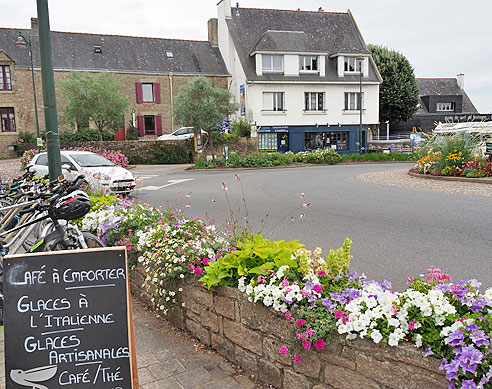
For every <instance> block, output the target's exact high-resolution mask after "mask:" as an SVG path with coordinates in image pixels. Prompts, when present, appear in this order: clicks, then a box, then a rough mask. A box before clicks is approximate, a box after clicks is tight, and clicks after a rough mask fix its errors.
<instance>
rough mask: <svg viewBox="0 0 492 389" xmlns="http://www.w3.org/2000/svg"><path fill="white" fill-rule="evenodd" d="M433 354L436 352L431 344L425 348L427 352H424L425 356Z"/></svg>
mask: <svg viewBox="0 0 492 389" xmlns="http://www.w3.org/2000/svg"><path fill="white" fill-rule="evenodd" d="M431 355H434V353H433V352H432V347H431V346H429V347H427V348H426V349H425V352H424V358H427V357H428V356H431Z"/></svg>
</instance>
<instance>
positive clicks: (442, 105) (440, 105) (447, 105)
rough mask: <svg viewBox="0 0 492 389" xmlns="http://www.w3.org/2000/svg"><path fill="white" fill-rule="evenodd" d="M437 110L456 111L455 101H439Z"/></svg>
mask: <svg viewBox="0 0 492 389" xmlns="http://www.w3.org/2000/svg"><path fill="white" fill-rule="evenodd" d="M436 111H454V103H437V105H436Z"/></svg>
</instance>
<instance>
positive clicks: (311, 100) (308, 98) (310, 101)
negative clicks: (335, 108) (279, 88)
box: [304, 92, 325, 111]
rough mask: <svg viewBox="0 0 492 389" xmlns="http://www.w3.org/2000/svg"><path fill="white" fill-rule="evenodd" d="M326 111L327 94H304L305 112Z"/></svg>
mask: <svg viewBox="0 0 492 389" xmlns="http://www.w3.org/2000/svg"><path fill="white" fill-rule="evenodd" d="M324 109H325V94H324V93H323V92H306V93H304V110H305V111H324Z"/></svg>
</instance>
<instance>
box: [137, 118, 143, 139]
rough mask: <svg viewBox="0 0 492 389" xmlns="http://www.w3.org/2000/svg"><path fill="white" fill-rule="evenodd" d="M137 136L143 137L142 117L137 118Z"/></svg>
mask: <svg viewBox="0 0 492 389" xmlns="http://www.w3.org/2000/svg"><path fill="white" fill-rule="evenodd" d="M137 127H138V136H144V135H145V122H144V117H143V116H137Z"/></svg>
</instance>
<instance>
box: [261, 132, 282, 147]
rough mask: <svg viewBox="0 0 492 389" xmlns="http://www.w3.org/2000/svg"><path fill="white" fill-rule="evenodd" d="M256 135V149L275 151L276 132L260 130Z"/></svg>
mask: <svg viewBox="0 0 492 389" xmlns="http://www.w3.org/2000/svg"><path fill="white" fill-rule="evenodd" d="M258 136H259V137H258V150H262V151H277V138H278V136H277V133H275V132H260V133H259V134H258Z"/></svg>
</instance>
